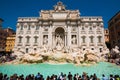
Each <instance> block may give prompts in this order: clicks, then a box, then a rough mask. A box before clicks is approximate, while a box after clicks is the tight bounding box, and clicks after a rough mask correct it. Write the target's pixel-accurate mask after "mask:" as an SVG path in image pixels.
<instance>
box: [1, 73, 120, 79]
mask: <svg viewBox="0 0 120 80" xmlns="http://www.w3.org/2000/svg"><path fill="white" fill-rule="evenodd" d="M101 77H102V78H98V77H97V76H96V74H95V73H94V74H93V75H90V76H89V75H88V74H87V73H85V72H83V74H82V75H79V74H78V73H76V74H74V75H73V74H72V73H71V72H69V73H68V75H66V74H64V73H63V72H61V73H60V74H59V75H55V74H52V75H51V76H50V75H48V76H47V78H44V77H43V75H42V74H41V73H37V75H34V74H29V75H27V76H24V75H23V74H22V75H20V76H18V75H17V74H13V75H12V76H10V77H8V75H7V74H3V73H0V80H120V75H110V76H109V77H106V76H105V75H104V74H103V75H101Z"/></svg>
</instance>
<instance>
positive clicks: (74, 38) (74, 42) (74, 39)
mask: <svg viewBox="0 0 120 80" xmlns="http://www.w3.org/2000/svg"><path fill="white" fill-rule="evenodd" d="M76 40H77V39H76V37H75V36H73V38H72V44H76Z"/></svg>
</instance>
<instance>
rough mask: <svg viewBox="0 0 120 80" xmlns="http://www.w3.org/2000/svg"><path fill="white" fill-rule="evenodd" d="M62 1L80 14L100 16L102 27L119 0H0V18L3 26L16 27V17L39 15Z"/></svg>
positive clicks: (117, 6)
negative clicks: (41, 11)
mask: <svg viewBox="0 0 120 80" xmlns="http://www.w3.org/2000/svg"><path fill="white" fill-rule="evenodd" d="M58 1H62V2H63V4H65V5H66V6H67V9H70V10H74V9H75V10H77V9H78V10H79V11H80V13H81V16H102V17H103V20H104V27H105V28H107V27H108V25H107V23H108V20H109V19H110V18H111V17H112V16H114V15H115V14H116V13H117V12H118V11H120V0H0V18H2V19H4V23H3V27H4V28H6V27H11V28H13V29H14V30H15V29H16V23H17V18H18V17H39V11H40V10H50V9H53V6H54V5H55V4H56V3H57V2H58Z"/></svg>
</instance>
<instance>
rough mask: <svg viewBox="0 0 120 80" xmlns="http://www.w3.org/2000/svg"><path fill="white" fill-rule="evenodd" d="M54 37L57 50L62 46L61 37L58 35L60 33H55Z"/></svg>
mask: <svg viewBox="0 0 120 80" xmlns="http://www.w3.org/2000/svg"><path fill="white" fill-rule="evenodd" d="M55 39H56V40H55V41H56V48H57V50H61V49H62V47H63V40H62V38H61V37H60V35H57V36H56V38H55Z"/></svg>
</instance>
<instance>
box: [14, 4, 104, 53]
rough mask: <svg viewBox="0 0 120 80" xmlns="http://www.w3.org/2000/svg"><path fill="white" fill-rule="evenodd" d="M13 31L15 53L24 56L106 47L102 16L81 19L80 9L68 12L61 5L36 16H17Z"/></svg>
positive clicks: (99, 50)
mask: <svg viewBox="0 0 120 80" xmlns="http://www.w3.org/2000/svg"><path fill="white" fill-rule="evenodd" d="M16 30H17V31H16V41H15V48H14V50H15V51H22V52H24V53H33V52H37V53H40V51H41V50H43V49H45V48H46V49H47V50H58V51H63V50H65V49H67V50H71V49H80V50H87V49H91V50H97V52H102V51H103V50H104V48H106V45H105V40H104V27H103V19H102V17H99V16H97V17H93V16H90V17H86V16H80V12H79V10H67V9H66V7H65V6H64V5H63V3H62V2H58V3H57V5H55V6H54V10H41V12H40V16H39V17H19V18H18V21H17V29H16Z"/></svg>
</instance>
